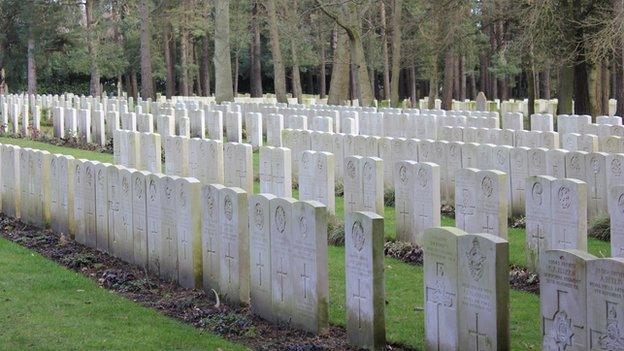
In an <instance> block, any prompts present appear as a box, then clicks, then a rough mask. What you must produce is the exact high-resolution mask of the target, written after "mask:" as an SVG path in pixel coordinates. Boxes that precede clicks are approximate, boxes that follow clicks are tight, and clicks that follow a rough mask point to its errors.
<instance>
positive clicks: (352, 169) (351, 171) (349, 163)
mask: <svg viewBox="0 0 624 351" xmlns="http://www.w3.org/2000/svg"><path fill="white" fill-rule="evenodd" d="M355 172H356V170H355V163H354V162H353V160H351V159H349V160H348V161H347V174H348V175H349V178H351V179H354V178H355Z"/></svg>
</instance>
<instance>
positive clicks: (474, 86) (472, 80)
mask: <svg viewBox="0 0 624 351" xmlns="http://www.w3.org/2000/svg"><path fill="white" fill-rule="evenodd" d="M470 99H471V100H476V99H477V78H476V77H475V72H474V70H473V71H472V72H471V73H470Z"/></svg>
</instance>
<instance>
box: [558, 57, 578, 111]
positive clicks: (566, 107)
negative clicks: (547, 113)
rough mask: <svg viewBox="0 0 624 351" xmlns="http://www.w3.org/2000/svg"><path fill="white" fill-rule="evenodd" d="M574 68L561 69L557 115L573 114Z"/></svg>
mask: <svg viewBox="0 0 624 351" xmlns="http://www.w3.org/2000/svg"><path fill="white" fill-rule="evenodd" d="M573 94H574V67H570V66H564V67H562V68H561V73H560V77H559V104H558V105H557V114H560V115H571V114H573V113H574V108H573V97H572V95H573Z"/></svg>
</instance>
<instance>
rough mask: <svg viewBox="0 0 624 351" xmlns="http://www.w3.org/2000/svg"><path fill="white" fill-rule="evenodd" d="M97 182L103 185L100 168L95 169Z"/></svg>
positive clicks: (102, 174) (102, 173)
mask: <svg viewBox="0 0 624 351" xmlns="http://www.w3.org/2000/svg"><path fill="white" fill-rule="evenodd" d="M97 182H98V184H100V185H101V186H104V172H102V170H101V169H98V171H97Z"/></svg>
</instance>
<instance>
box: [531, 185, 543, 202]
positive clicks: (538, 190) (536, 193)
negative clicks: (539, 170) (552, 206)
mask: <svg viewBox="0 0 624 351" xmlns="http://www.w3.org/2000/svg"><path fill="white" fill-rule="evenodd" d="M543 192H544V188H543V187H542V183H540V182H535V183H534V184H533V188H532V189H531V195H532V198H533V203H535V204H536V205H538V206H541V205H542V194H543Z"/></svg>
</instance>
